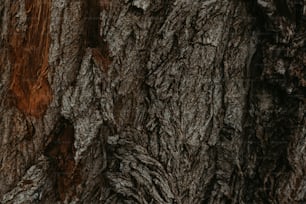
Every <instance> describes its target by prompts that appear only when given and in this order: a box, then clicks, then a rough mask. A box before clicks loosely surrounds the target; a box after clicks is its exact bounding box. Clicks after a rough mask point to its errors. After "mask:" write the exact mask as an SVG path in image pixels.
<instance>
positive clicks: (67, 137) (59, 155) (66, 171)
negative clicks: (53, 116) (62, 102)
mask: <svg viewBox="0 0 306 204" xmlns="http://www.w3.org/2000/svg"><path fill="white" fill-rule="evenodd" d="M51 138H52V141H51V142H50V144H48V146H47V147H46V149H45V155H46V156H47V157H49V158H50V159H51V164H52V167H53V172H52V176H53V174H55V186H54V187H55V191H56V193H57V195H58V198H59V200H61V201H64V200H68V201H70V200H71V198H72V197H73V196H75V195H76V187H77V185H78V184H80V182H81V176H80V173H79V168H78V166H77V165H76V162H75V160H74V155H75V147H74V127H73V125H72V124H71V123H70V122H69V121H68V120H66V119H64V118H62V119H60V120H59V122H58V124H57V129H56V130H55V131H53V133H52V135H51Z"/></svg>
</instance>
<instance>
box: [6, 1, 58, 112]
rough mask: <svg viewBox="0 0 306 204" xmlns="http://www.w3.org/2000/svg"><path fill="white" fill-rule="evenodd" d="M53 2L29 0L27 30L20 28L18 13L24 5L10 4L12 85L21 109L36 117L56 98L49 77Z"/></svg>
mask: <svg viewBox="0 0 306 204" xmlns="http://www.w3.org/2000/svg"><path fill="white" fill-rule="evenodd" d="M50 6H51V0H44V1H40V0H26V1H25V10H26V15H27V21H26V24H27V28H26V29H24V30H20V29H19V28H17V29H16V27H17V24H18V23H19V22H18V19H17V17H16V14H17V12H18V9H19V8H18V7H21V5H20V4H19V3H18V2H17V1H16V2H15V1H13V2H12V3H11V8H10V9H11V14H12V19H11V21H12V23H11V24H10V25H11V27H10V33H11V37H10V38H9V44H10V61H11V64H12V65H13V66H12V67H13V71H12V76H11V77H12V78H11V85H10V89H11V91H12V92H13V95H14V96H15V99H16V104H15V105H16V106H17V107H18V109H19V110H20V111H22V112H24V113H26V114H29V115H32V116H35V117H40V116H42V115H43V114H44V112H45V110H46V109H47V107H48V105H49V103H50V101H51V100H52V93H51V89H50V86H49V83H48V80H47V73H48V51H49V45H50V38H49V24H50V22H49V21H50Z"/></svg>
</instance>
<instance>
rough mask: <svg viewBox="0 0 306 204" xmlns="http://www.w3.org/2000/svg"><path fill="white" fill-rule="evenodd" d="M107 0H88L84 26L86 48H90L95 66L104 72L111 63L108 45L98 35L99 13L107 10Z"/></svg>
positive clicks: (108, 3) (108, 2) (108, 4)
mask: <svg viewBox="0 0 306 204" xmlns="http://www.w3.org/2000/svg"><path fill="white" fill-rule="evenodd" d="M109 6H110V1H109V0H90V1H88V3H87V7H88V9H87V11H88V14H87V20H86V21H85V25H86V27H87V28H86V46H88V47H91V48H92V55H93V60H94V62H95V64H96V65H97V66H99V67H101V68H102V69H103V70H104V71H107V70H108V66H109V65H110V64H111V63H112V59H111V57H110V51H109V47H108V43H107V42H106V41H105V39H104V38H103V37H102V36H101V35H100V11H102V10H108V9H109Z"/></svg>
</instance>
